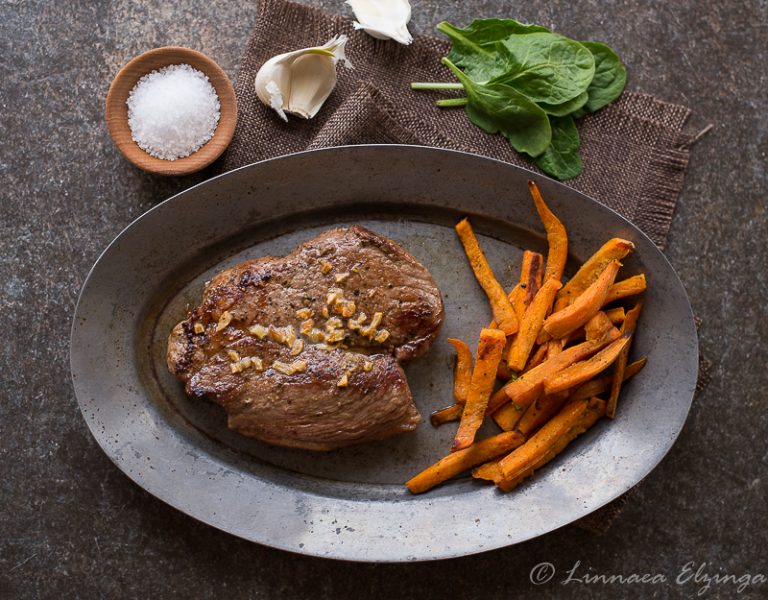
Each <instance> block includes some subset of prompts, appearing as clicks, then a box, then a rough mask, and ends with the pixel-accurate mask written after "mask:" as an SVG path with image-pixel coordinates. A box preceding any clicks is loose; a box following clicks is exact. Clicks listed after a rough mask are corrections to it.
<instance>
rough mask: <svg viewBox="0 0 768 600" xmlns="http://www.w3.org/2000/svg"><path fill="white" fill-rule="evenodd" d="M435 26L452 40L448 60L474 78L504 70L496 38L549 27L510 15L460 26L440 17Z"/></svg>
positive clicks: (541, 30) (489, 77) (478, 20)
mask: <svg viewBox="0 0 768 600" xmlns="http://www.w3.org/2000/svg"><path fill="white" fill-rule="evenodd" d="M437 30H438V31H441V32H442V33H444V34H445V35H447V36H448V37H449V38H450V39H451V41H452V42H453V46H452V48H451V52H450V53H449V54H448V60H450V61H451V62H452V63H453V64H455V65H456V66H458V67H460V68H461V69H462V70H463V71H464V72H465V73H466V74H467V75H468V76H469V77H470V78H471V79H472V80H473V81H477V82H485V81H488V80H489V79H492V78H493V77H496V76H498V75H501V74H503V73H504V72H505V70H506V67H507V65H506V62H505V60H504V57H502V56H501V55H500V54H499V53H498V52H497V48H496V46H497V44H498V43H499V42H501V41H503V40H506V39H507V38H509V37H510V36H512V35H519V34H526V33H537V32H547V31H549V30H548V29H547V28H546V27H542V26H541V25H526V24H524V23H519V22H517V21H515V20H514V19H476V20H474V21H472V23H470V24H469V25H468V26H467V27H464V28H463V29H462V28H460V27H456V26H454V25H452V24H450V23H448V22H447V21H443V22H442V23H439V24H438V26H437Z"/></svg>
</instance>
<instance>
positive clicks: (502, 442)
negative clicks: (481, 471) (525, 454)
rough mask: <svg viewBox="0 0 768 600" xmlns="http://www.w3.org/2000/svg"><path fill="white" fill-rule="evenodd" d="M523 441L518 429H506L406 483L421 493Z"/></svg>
mask: <svg viewBox="0 0 768 600" xmlns="http://www.w3.org/2000/svg"><path fill="white" fill-rule="evenodd" d="M523 442H525V438H524V437H523V436H522V435H520V434H519V433H517V432H516V431H505V432H503V433H500V434H498V435H494V436H493V437H489V438H486V439H484V440H481V441H479V442H475V443H474V444H472V445H471V446H469V447H468V448H465V449H463V450H459V451H458V452H452V453H451V454H449V455H448V456H446V457H444V458H441V459H440V460H439V461H437V462H436V463H435V464H434V465H432V466H431V467H427V468H426V469H424V470H423V471H422V472H421V473H419V474H418V475H416V476H415V477H412V478H411V479H410V480H408V482H407V483H406V484H405V485H406V486H407V487H408V489H409V490H410V491H411V492H412V493H413V494H421V493H422V492H426V491H427V490H429V489H432V488H433V487H435V486H436V485H438V484H440V483H442V482H444V481H446V480H448V479H450V478H451V477H455V476H456V475H458V474H459V473H461V472H462V471H466V470H467V469H471V468H472V467H475V466H477V465H479V464H481V463H484V462H485V461H487V460H490V459H492V458H494V457H496V456H499V455H500V454H504V453H505V452H509V451H510V450H512V449H513V448H517V447H518V446H519V445H520V444H522V443H523Z"/></svg>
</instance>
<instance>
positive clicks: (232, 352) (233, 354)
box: [227, 350, 240, 362]
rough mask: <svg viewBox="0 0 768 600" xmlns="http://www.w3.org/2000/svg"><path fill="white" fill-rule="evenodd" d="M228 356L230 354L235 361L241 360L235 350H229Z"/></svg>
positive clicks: (230, 357)
mask: <svg viewBox="0 0 768 600" xmlns="http://www.w3.org/2000/svg"><path fill="white" fill-rule="evenodd" d="M227 356H229V359H230V360H232V361H234V362H238V361H239V360H240V355H239V354H238V353H237V352H235V351H234V350H227Z"/></svg>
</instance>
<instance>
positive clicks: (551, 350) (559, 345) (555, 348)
mask: <svg viewBox="0 0 768 600" xmlns="http://www.w3.org/2000/svg"><path fill="white" fill-rule="evenodd" d="M542 345H546V346H547V359H550V358H553V357H554V356H557V355H558V354H560V353H561V352H562V351H563V348H564V347H565V340H549V341H548V342H547V343H546V344H542Z"/></svg>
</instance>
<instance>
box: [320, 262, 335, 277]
mask: <svg viewBox="0 0 768 600" xmlns="http://www.w3.org/2000/svg"><path fill="white" fill-rule="evenodd" d="M320 265H321V267H320V270H321V271H322V273H323V275H327V274H328V273H330V272H331V269H333V267H332V266H331V263H327V262H325V261H323V262H321V263H320Z"/></svg>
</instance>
